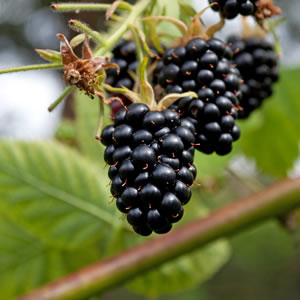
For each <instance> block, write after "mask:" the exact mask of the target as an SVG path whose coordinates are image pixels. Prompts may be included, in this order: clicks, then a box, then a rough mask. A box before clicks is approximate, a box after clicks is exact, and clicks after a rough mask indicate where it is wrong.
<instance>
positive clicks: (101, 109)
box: [96, 98, 104, 141]
mask: <svg viewBox="0 0 300 300" xmlns="http://www.w3.org/2000/svg"><path fill="white" fill-rule="evenodd" d="M103 122H104V102H103V101H102V100H101V99H100V98H99V121H98V127H97V131H96V140H99V141H100V136H101V131H102V128H103Z"/></svg>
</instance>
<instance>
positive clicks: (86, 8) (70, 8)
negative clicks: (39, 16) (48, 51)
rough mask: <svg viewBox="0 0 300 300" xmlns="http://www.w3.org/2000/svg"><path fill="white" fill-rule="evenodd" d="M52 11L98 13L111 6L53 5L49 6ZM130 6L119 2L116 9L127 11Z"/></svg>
mask: <svg viewBox="0 0 300 300" xmlns="http://www.w3.org/2000/svg"><path fill="white" fill-rule="evenodd" d="M50 7H51V8H52V9H53V10H55V11H57V12H69V11H78V10H79V11H83V10H84V11H91V10H94V11H98V10H107V9H109V8H110V7H111V4H103V3H53V4H51V6H50ZM130 8H131V5H130V4H128V3H126V2H121V3H120V4H119V6H118V9H123V10H124V9H125V10H129V9H130Z"/></svg>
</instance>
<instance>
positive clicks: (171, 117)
mask: <svg viewBox="0 0 300 300" xmlns="http://www.w3.org/2000/svg"><path fill="white" fill-rule="evenodd" d="M194 130H195V127H193V124H192V123H191V121H189V120H188V119H185V118H182V119H180V118H179V115H178V113H177V112H176V111H173V110H169V109H166V110H163V111H161V112H160V111H150V110H149V108H148V107H147V106H146V105H145V104H131V105H130V106H128V107H127V109H125V108H122V109H121V110H120V111H119V112H118V113H117V115H116V118H115V124H114V125H109V126H107V127H105V128H104V129H103V131H102V136H101V141H102V143H103V144H104V145H105V146H106V150H105V153H104V159H105V160H106V162H107V163H108V164H109V165H110V168H109V171H108V175H109V178H110V179H111V193H112V195H113V196H114V197H115V198H116V205H117V208H118V210H119V211H121V212H122V213H125V214H126V216H127V221H128V223H129V224H130V225H131V226H132V228H133V230H134V231H135V232H137V233H138V234H140V235H144V236H147V235H150V234H151V233H152V232H153V231H154V232H155V233H158V234H163V233H167V232H168V231H170V230H171V228H172V224H173V223H176V222H178V221H179V220H180V219H181V218H182V216H183V213H184V209H183V206H184V205H185V204H187V203H188V202H189V200H190V198H191V185H192V184H193V182H194V180H195V177H196V168H195V166H194V165H193V159H194V146H193V142H194V139H195V131H194Z"/></svg>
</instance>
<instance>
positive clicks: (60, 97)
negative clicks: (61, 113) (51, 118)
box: [48, 85, 74, 112]
mask: <svg viewBox="0 0 300 300" xmlns="http://www.w3.org/2000/svg"><path fill="white" fill-rule="evenodd" d="M73 88H74V86H72V85H70V86H67V87H66V88H65V90H64V91H63V92H62V94H61V95H60V96H59V97H58V98H57V99H56V100H55V101H54V102H53V103H52V104H51V105H50V106H49V107H48V111H49V112H51V111H52V110H53V109H54V108H55V107H56V106H57V105H58V104H59V103H60V102H62V101H63V100H64V98H65V97H66V96H67V95H68V94H69V93H71V91H72V90H73Z"/></svg>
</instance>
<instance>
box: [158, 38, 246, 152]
mask: <svg viewBox="0 0 300 300" xmlns="http://www.w3.org/2000/svg"><path fill="white" fill-rule="evenodd" d="M232 55H233V54H232V51H231V49H230V48H229V47H228V46H226V45H225V44H224V43H223V42H222V41H221V40H219V39H216V38H211V39H209V40H204V39H202V38H194V39H191V40H190V41H189V42H188V43H187V44H186V46H179V47H176V48H171V49H168V50H167V51H166V52H165V54H164V55H163V57H162V62H161V63H160V64H158V67H157V69H156V71H155V73H156V76H157V77H158V83H159V84H160V85H161V86H162V87H163V88H165V90H166V93H183V92H186V91H193V92H196V93H197V94H198V99H193V98H192V97H186V98H182V99H180V100H178V101H177V102H176V103H175V104H174V105H172V106H171V108H173V109H176V110H177V111H178V112H180V114H182V116H183V117H188V118H190V121H192V123H193V126H194V127H195V133H196V140H195V144H199V145H197V146H196V149H197V150H199V151H202V152H204V153H207V154H210V153H213V152H216V153H217V154H219V155H225V154H227V153H229V152H230V151H231V150H232V142H233V141H236V140H237V139H238V138H239V136H240V131H239V127H238V126H237V125H235V119H236V117H237V112H236V110H235V108H237V107H238V106H239V98H240V81H241V78H240V74H239V71H238V70H237V69H236V68H235V67H234V66H233V64H232V62H231V58H232Z"/></svg>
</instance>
